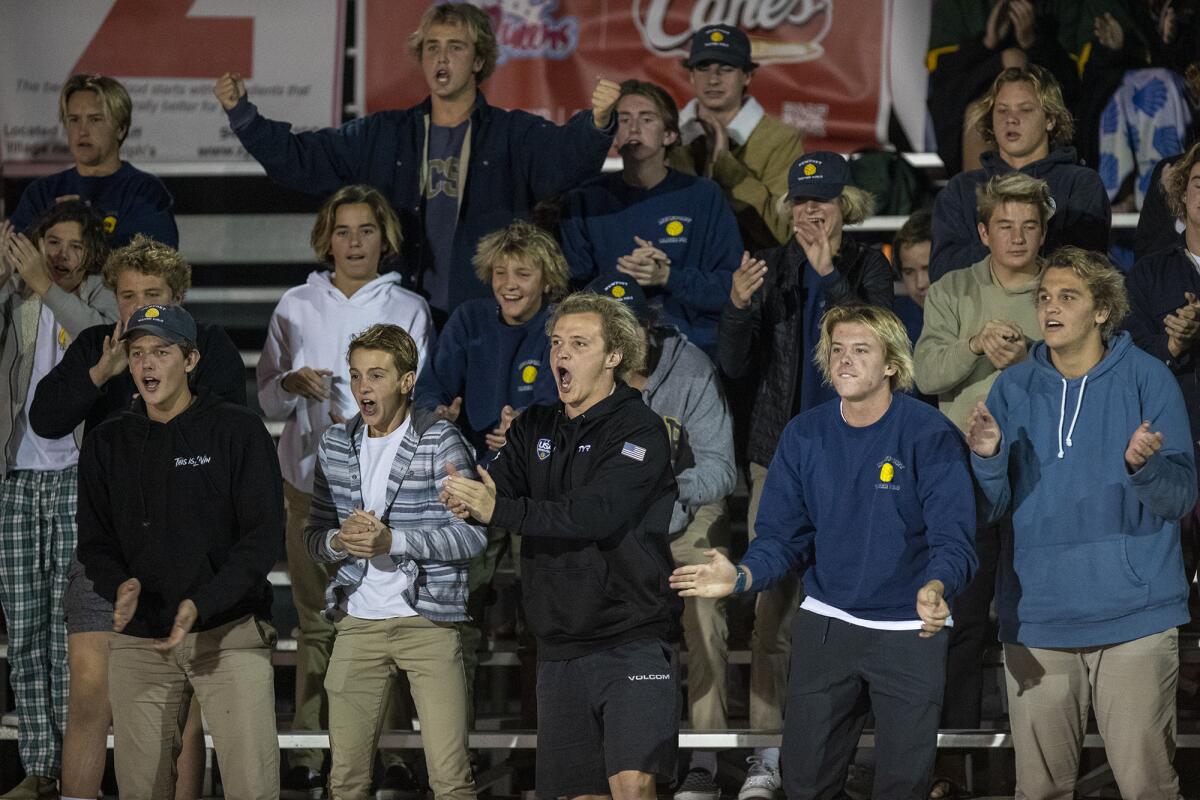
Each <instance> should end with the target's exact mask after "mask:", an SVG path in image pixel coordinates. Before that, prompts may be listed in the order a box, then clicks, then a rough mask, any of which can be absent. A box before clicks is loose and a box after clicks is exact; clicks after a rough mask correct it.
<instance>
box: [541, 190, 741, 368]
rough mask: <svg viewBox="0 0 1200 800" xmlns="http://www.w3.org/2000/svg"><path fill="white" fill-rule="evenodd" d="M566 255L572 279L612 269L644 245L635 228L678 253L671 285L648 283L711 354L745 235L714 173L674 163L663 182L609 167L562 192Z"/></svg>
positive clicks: (656, 300) (668, 317)
mask: <svg viewBox="0 0 1200 800" xmlns="http://www.w3.org/2000/svg"><path fill="white" fill-rule="evenodd" d="M561 229H562V245H563V255H565V256H566V257H567V263H568V264H570V265H571V278H572V280H574V281H576V282H578V283H580V284H585V283H588V282H590V281H591V280H592V279H593V278H595V277H597V276H598V275H604V274H607V273H612V272H614V271H615V270H616V268H617V259H618V258H620V257H621V256H625V255H629V254H630V253H632V252H633V251H634V250H635V249H636V248H637V246H638V245H637V242H635V241H634V238H633V237H635V236H640V237H641V238H642V239H645V240H646V241H648V242H650V243H651V244H653V245H655V246H656V247H658V248H659V249H660V250H662V251H663V252H664V253H666V254H667V256H668V257H669V258H670V259H671V272H670V274H669V275H668V277H667V284H666V286H655V287H646V296H647V298H648V299H649V300H650V302H651V303H653V304H661V305H662V308H663V316H664V320H663V321H664V322H667V323H670V324H671V325H674V326H675V327H676V328H679V330H680V331H681V332H682V333H683V334H684V335H685V336H687V338H688V341H690V342H691V343H692V344H694V345H696V346H697V347H699V348H700V349H701V350H703V351H704V352H705V354H706V355H708V357H709V358H713V359H715V358H716V355H717V323H718V322H720V320H721V309H722V308H724V307H725V301H726V300H727V299H728V298H729V289H730V287H731V286H732V285H733V272H734V270H736V269H737V268H738V266H739V265H740V264H741V261H742V236H741V234H740V233H739V232H738V227H737V219H736V218H735V217H734V216H733V212H732V211H731V210H730V209H729V203H728V202H727V201H726V200H725V195H724V193H723V192H722V191H721V187H720V186H718V185H717V184H716V183H714V182H713V181H710V180H709V179H708V178H699V177H696V176H695V175H685V174H683V173H682V172H677V171H676V170H673V169H671V170H668V171H667V177H665V178H663V179H662V180H661V181H659V183H658V185H657V186H653V187H651V188H649V189H642V188H640V187H636V186H630V185H629V184H627V183H626V182H625V180H624V178H622V177H621V174H620V173H614V174H611V175H603V176H601V177H600V178H598V179H596V180H595V181H592V182H591V183H589V184H587V185H586V186H582V187H580V188H579V189H576V190H575V191H573V192H571V193H570V194H568V195H567V196H566V197H565V198H564V199H563V216H562V224H561Z"/></svg>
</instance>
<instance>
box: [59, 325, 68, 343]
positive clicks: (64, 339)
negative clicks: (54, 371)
mask: <svg viewBox="0 0 1200 800" xmlns="http://www.w3.org/2000/svg"><path fill="white" fill-rule="evenodd" d="M69 341H70V338H69V337H68V336H67V331H66V328H59V329H58V346H59V347H66V346H67V342H69Z"/></svg>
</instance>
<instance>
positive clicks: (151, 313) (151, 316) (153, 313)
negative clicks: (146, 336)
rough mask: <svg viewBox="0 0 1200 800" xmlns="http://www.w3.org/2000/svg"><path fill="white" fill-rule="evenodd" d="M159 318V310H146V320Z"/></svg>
mask: <svg viewBox="0 0 1200 800" xmlns="http://www.w3.org/2000/svg"><path fill="white" fill-rule="evenodd" d="M157 316H158V309H157V308H147V309H146V319H154V318H155V317H157Z"/></svg>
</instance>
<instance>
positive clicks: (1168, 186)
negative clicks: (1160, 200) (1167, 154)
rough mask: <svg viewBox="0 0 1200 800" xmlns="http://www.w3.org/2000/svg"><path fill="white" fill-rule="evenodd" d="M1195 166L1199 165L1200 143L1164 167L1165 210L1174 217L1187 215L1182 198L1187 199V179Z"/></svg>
mask: <svg viewBox="0 0 1200 800" xmlns="http://www.w3.org/2000/svg"><path fill="white" fill-rule="evenodd" d="M1197 164H1200V142H1196V143H1195V144H1194V145H1192V146H1191V147H1190V148H1189V149H1188V151H1187V152H1186V153H1184V154H1183V157H1182V158H1180V159H1179V160H1178V161H1176V162H1175V163H1174V164H1171V165H1170V166H1169V167H1166V170H1167V175H1166V177H1165V178H1164V179H1163V189H1164V190H1165V191H1166V193H1167V208H1169V209H1170V210H1171V214H1172V215H1174V216H1176V217H1183V216H1184V215H1185V214H1186V213H1187V209H1186V208H1185V207H1184V198H1185V197H1187V187H1188V177H1189V176H1190V175H1191V174H1192V170H1193V169H1194V168H1195V166H1196V165H1197Z"/></svg>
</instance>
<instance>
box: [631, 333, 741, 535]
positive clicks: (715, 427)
mask: <svg viewBox="0 0 1200 800" xmlns="http://www.w3.org/2000/svg"><path fill="white" fill-rule="evenodd" d="M650 341H651V348H650V349H651V352H654V351H658V350H661V355H659V357H658V363H657V364H654V365H653V366H654V371H653V372H652V373H651V374H650V377H649V378H648V379H647V381H646V386H645V388H643V389H642V399H643V400H644V401H645V402H646V405H648V406H650V409H651V410H652V411H653V412H654V413H655V414H658V415H659V416H660V417H662V418H663V422H665V423H666V425H667V433H668V435H669V436H670V439H671V463H672V465H673V466H674V468H675V481H676V483H677V484H678V485H679V499H678V500H676V501H675V508H674V510H673V511H672V513H671V536H672V538H674V537H676V536H678V535H679V534H681V533H683V531H684V529H685V528H687V526H688V523H690V522H691V521H692V517H693V516H695V514H696V510H697V509H698V508H700V507H701V506H705V505H708V504H709V503H715V502H717V501H718V500H722V499H724V498H725V497H726V496H727V495H728V494H729V493H730V492H732V491H733V484H734V481H735V480H736V479H737V468H736V467H735V466H734V463H733V423H732V420H731V419H730V416H729V408H728V406H726V404H725V397H724V395H723V394H722V393H721V382H720V380H719V379H718V378H717V370H716V368H715V367H714V366H713V363H712V361H710V360H709V358H708V356H706V355H705V354H704V351H702V350H701V349H700V348H699V347H696V345H694V344H692V343H691V342H689V341H688V340H687V337H686V336H684V335H683V334H682V333H680V332H679V331H678V330H677V329H676V328H674V327H670V326H665V325H660V326H656V327H655V328H654V329H653V330H651V331H650Z"/></svg>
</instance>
